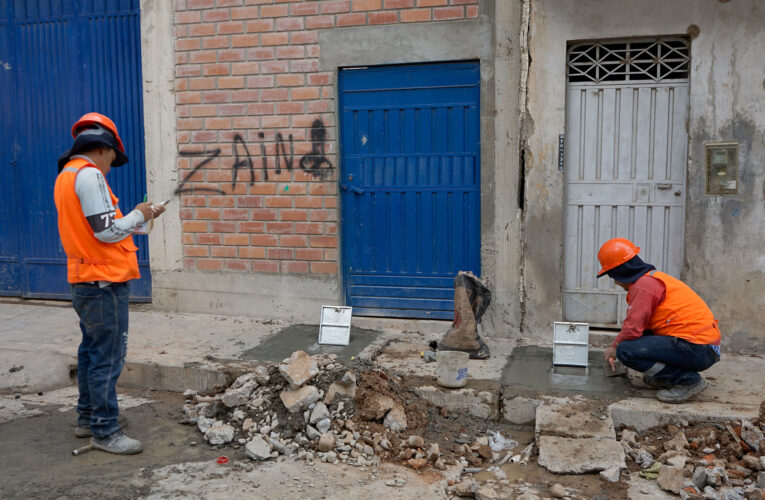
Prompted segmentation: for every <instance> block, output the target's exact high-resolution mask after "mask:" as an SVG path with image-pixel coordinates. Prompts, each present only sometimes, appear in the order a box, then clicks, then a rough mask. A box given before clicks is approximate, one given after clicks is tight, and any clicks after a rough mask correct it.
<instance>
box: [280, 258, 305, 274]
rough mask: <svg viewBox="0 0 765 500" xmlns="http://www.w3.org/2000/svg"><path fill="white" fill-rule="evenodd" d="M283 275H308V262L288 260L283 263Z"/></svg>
mask: <svg viewBox="0 0 765 500" xmlns="http://www.w3.org/2000/svg"><path fill="white" fill-rule="evenodd" d="M282 272H283V273H307V272H308V262H300V261H295V260H286V261H283V262H282Z"/></svg>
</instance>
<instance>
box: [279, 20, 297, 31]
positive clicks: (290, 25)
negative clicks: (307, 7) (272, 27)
mask: <svg viewBox="0 0 765 500" xmlns="http://www.w3.org/2000/svg"><path fill="white" fill-rule="evenodd" d="M302 29H303V18H302V17H282V18H280V19H277V20H276V31H297V30H302Z"/></svg>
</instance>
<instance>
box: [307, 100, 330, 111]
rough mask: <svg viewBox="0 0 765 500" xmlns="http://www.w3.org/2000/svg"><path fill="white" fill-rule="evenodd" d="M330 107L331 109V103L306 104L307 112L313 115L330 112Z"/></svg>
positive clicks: (316, 102)
mask: <svg viewBox="0 0 765 500" xmlns="http://www.w3.org/2000/svg"><path fill="white" fill-rule="evenodd" d="M329 107H330V102H329V101H315V102H309V103H307V104H306V112H307V113H311V114H315V113H325V112H327V111H329Z"/></svg>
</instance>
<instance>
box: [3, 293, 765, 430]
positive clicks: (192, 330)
mask: <svg viewBox="0 0 765 500" xmlns="http://www.w3.org/2000/svg"><path fill="white" fill-rule="evenodd" d="M316 317H317V323H318V317H319V311H317V314H316ZM353 326H354V330H353V334H352V343H351V345H350V346H349V347H348V348H339V347H329V346H321V347H320V346H318V344H316V339H317V338H318V327H317V326H315V325H295V324H291V323H288V322H284V321H271V320H269V321H262V320H258V319H253V318H248V317H231V316H212V315H205V314H185V313H167V312H163V311H157V310H154V309H153V308H152V306H151V305H143V304H142V305H131V313H130V331H129V340H128V356H127V363H126V367H125V370H124V371H123V375H122V377H121V379H120V385H123V386H128V387H136V388H141V389H156V390H170V391H183V390H185V389H188V388H191V389H194V390H197V391H204V390H206V389H210V388H212V387H215V386H216V385H223V384H225V383H226V380H227V379H230V378H231V373H235V372H236V371H241V370H243V369H245V367H246V366H247V364H249V363H252V362H255V363H258V362H274V361H279V360H281V359H283V358H285V357H288V356H289V354H290V353H291V352H293V351H295V350H298V349H302V350H305V351H307V352H308V353H309V354H316V353H317V352H334V353H336V354H337V355H338V357H339V358H340V359H341V360H343V361H350V358H351V357H354V358H360V359H363V360H368V361H371V362H373V363H374V364H375V365H377V366H379V367H381V368H385V369H388V370H390V371H391V372H393V373H395V374H398V375H400V376H402V377H405V378H406V379H407V380H408V381H410V382H411V383H410V385H413V386H415V392H417V393H418V394H419V395H420V396H422V397H425V398H427V399H429V400H431V401H432V402H433V403H434V404H436V405H438V406H444V407H446V408H447V409H448V410H450V411H467V412H470V413H472V414H474V415H475V416H479V417H482V418H500V417H502V418H504V419H505V420H506V421H509V422H511V423H516V424H530V423H533V421H534V418H535V410H536V408H537V406H538V405H539V404H540V403H541V402H544V401H545V400H549V399H550V398H557V399H560V398H566V397H580V396H582V395H584V396H587V397H590V398H594V399H597V400H600V401H602V402H603V403H604V404H609V405H610V408H611V413H612V414H613V415H614V421H615V422H616V423H617V425H618V424H619V423H621V424H623V425H634V426H643V425H645V423H646V422H650V423H656V424H659V423H663V422H666V421H671V420H676V419H679V418H689V419H724V418H737V417H742V416H743V417H745V416H748V415H750V414H756V412H757V409H758V408H759V404H760V401H762V400H765V384H763V383H762V381H763V380H765V360H764V359H763V358H762V357H756V356H747V357H745V356H728V355H723V359H722V361H721V362H719V363H717V364H716V365H715V366H713V367H712V368H710V369H709V370H707V371H706V372H705V373H704V376H705V377H706V378H707V379H708V380H709V381H710V387H709V388H708V389H707V390H706V391H705V392H704V393H702V394H701V395H700V396H699V397H698V398H697V399H696V400H695V401H694V402H690V403H687V404H683V405H665V404H662V403H659V402H658V401H656V400H655V399H654V398H653V397H652V392H651V391H648V390H644V389H641V388H639V387H634V385H632V384H628V383H627V381H626V378H624V377H621V378H615V379H606V378H605V377H604V376H603V374H602V371H600V370H599V369H598V367H597V366H596V365H597V360H598V354H597V353H596V352H594V351H593V353H591V362H592V361H595V363H593V367H592V368H591V371H590V373H589V375H588V376H587V377H568V376H560V375H556V374H553V373H552V372H551V370H550V366H549V362H548V361H545V360H544V359H542V358H535V357H534V356H530V355H527V354H526V351H527V350H528V348H529V347H530V346H519V345H517V343H516V342H514V341H512V340H509V339H487V343H488V344H489V346H490V348H491V351H492V357H491V359H489V360H486V361H477V360H472V361H470V363H469V370H470V371H469V373H470V381H469V384H468V386H467V387H466V388H463V389H457V390H454V389H444V388H441V387H439V386H437V385H436V384H435V369H436V363H425V362H424V361H423V360H422V358H421V357H420V353H421V352H422V351H424V350H425V349H427V345H428V342H430V341H431V340H439V339H440V338H441V336H442V335H443V333H444V332H446V330H447V329H448V328H449V326H450V323H449V322H448V321H418V320H397V319H376V318H357V317H355V318H354V319H353ZM80 335H81V334H80V331H79V326H78V320H77V316H76V314H75V312H74V310H73V309H72V308H71V305H70V304H69V303H67V302H58V301H26V300H17V299H5V300H3V301H1V302H0V393H18V392H26V393H29V392H38V391H47V390H50V389H54V388H58V387H64V386H67V385H71V383H72V379H71V374H72V367H73V366H74V365H75V364H76V354H77V347H78V345H79V341H80ZM531 347H532V348H533V349H535V351H534V352H535V353H536V354H535V355H538V354H539V353H540V352H542V353H543V354H544V352H545V351H544V350H545V349H546V347H544V346H541V347H540V346H531ZM548 351H549V349H548ZM524 363H526V364H525V365H524ZM519 366H520V367H522V368H521V370H520V372H519V370H518V367H519ZM518 372H519V373H518Z"/></svg>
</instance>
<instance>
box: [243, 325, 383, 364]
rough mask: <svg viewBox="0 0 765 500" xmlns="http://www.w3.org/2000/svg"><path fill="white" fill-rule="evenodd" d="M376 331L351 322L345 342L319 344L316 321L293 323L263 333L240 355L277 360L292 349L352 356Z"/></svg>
mask: <svg viewBox="0 0 765 500" xmlns="http://www.w3.org/2000/svg"><path fill="white" fill-rule="evenodd" d="M379 334H380V332H379V331H377V330H368V329H364V328H357V327H355V326H351V341H350V343H349V344H348V345H347V346H339V345H319V343H318V340H319V325H293V326H288V327H287V328H284V329H282V330H280V331H278V332H276V333H275V334H273V335H271V336H269V337H266V338H265V339H264V340H263V341H262V342H261V343H260V344H258V345H257V346H255V347H253V348H252V349H248V350H246V351H244V352H243V353H242V354H241V356H240V357H241V358H242V359H248V360H255V361H260V362H264V363H266V362H267V363H278V362H279V361H281V360H283V359H285V358H289V357H290V356H291V355H292V353H293V352H295V351H305V352H306V353H308V354H309V355H310V356H313V355H314V354H321V353H328V354H336V355H337V358H338V360H340V361H348V360H350V359H351V358H352V357H356V356H358V355H359V353H361V351H363V350H364V349H366V347H367V346H369V344H371V343H372V341H374V340H375V338H376V337H377V335H379Z"/></svg>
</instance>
